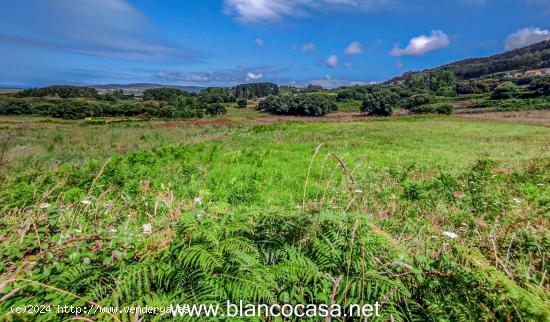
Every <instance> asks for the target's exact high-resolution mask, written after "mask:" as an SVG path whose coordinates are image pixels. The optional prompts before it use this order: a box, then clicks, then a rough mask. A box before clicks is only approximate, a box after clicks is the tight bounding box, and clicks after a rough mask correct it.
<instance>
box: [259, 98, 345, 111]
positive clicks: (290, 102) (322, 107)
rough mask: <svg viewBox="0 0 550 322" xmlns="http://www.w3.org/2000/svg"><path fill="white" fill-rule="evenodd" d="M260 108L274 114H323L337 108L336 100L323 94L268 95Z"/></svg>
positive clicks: (260, 104)
mask: <svg viewBox="0 0 550 322" xmlns="http://www.w3.org/2000/svg"><path fill="white" fill-rule="evenodd" d="M258 108H259V109H261V110H265V111H267V112H269V113H273V114H286V115H303V116H322V115H325V114H327V113H329V112H331V111H334V110H336V102H335V101H334V99H333V98H332V97H330V96H327V95H323V94H298V95H295V96H291V95H281V96H279V97H274V96H270V97H267V98H266V99H265V100H263V101H261V102H260V103H259V104H258Z"/></svg>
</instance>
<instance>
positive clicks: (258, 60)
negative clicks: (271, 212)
mask: <svg viewBox="0 0 550 322" xmlns="http://www.w3.org/2000/svg"><path fill="white" fill-rule="evenodd" d="M549 22H550V0H447V1H440V0H317V1H316V0H218V1H214V0H202V1H200V0H179V1H178V0H78V1H76V0H74V1H73V0H20V1H5V3H3V4H2V10H1V11H0V86H16V87H26V86H43V85H48V84H61V83H63V84H75V85H87V84H106V83H134V82H154V83H162V84H178V85H198V86H231V85H235V84H238V83H243V82H256V81H274V82H277V83H279V84H292V85H297V86H301V85H305V84H309V83H313V84H319V85H322V86H324V87H337V86H341V85H349V84H354V83H370V82H380V81H383V80H386V79H388V78H390V77H392V76H396V75H400V74H402V73H403V72H405V71H408V70H418V69H424V68H429V67H434V66H438V65H441V64H444V63H448V62H452V61H455V60H459V59H463V58H468V57H477V56H484V55H490V54H494V53H498V52H502V51H504V50H505V49H512V48H516V47H520V46H524V45H528V44H530V43H534V42H537V41H541V40H544V39H550V31H549V30H548V29H550V24H549Z"/></svg>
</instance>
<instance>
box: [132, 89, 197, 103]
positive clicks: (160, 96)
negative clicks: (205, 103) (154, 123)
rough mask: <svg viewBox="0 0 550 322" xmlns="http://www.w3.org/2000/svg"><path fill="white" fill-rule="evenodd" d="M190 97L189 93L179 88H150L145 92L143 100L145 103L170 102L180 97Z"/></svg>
mask: <svg viewBox="0 0 550 322" xmlns="http://www.w3.org/2000/svg"><path fill="white" fill-rule="evenodd" d="M186 95H189V94H188V93H187V92H184V91H182V90H181V89H179V88H168V87H162V88H150V89H146V90H145V91H143V97H142V99H143V100H144V101H151V100H154V101H167V102H168V101H170V100H172V99H174V98H175V97H178V96H186Z"/></svg>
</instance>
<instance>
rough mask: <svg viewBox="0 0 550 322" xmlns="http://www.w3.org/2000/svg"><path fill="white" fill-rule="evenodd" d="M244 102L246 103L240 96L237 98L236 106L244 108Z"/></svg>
mask: <svg viewBox="0 0 550 322" xmlns="http://www.w3.org/2000/svg"><path fill="white" fill-rule="evenodd" d="M246 104H247V102H246V99H244V98H240V99H238V100H237V107H238V108H245V107H246Z"/></svg>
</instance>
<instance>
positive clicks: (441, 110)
mask: <svg viewBox="0 0 550 322" xmlns="http://www.w3.org/2000/svg"><path fill="white" fill-rule="evenodd" d="M453 110H454V107H453V106H452V105H451V104H441V105H439V106H437V107H436V108H435V111H436V112H437V114H445V115H451V114H453Z"/></svg>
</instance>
